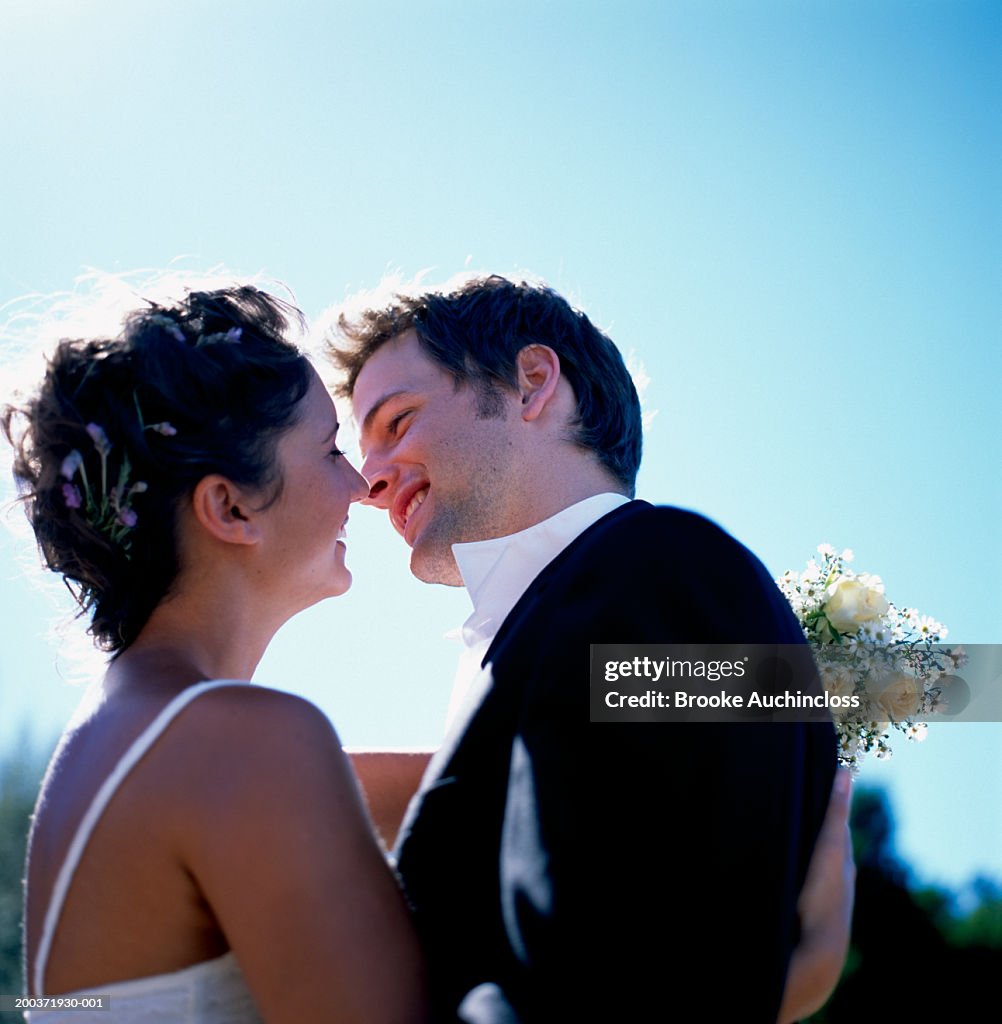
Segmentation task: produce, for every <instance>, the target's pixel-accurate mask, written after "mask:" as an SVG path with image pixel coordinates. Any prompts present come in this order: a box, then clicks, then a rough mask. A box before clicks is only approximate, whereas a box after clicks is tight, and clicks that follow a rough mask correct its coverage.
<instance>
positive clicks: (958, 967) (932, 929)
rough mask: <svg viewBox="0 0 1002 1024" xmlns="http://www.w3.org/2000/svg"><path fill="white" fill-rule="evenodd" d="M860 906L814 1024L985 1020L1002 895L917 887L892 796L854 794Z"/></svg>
mask: <svg viewBox="0 0 1002 1024" xmlns="http://www.w3.org/2000/svg"><path fill="white" fill-rule="evenodd" d="M852 835H853V850H854V856H855V858H856V868H857V876H856V904H855V910H854V913H853V922H852V946H851V948H850V950H849V956H848V959H847V961H846V965H845V968H844V970H843V972H842V978H841V980H840V981H839V984H838V987H837V988H836V990H835V992H834V994H833V995H832V997H831V999H830V1000H829V1001H828V1003H827V1004H826V1005H825V1006H824V1007H823V1008H822V1009H821V1010H820V1011H819V1012H818V1013H816V1014H815V1015H814V1016H813V1017H811V1018H810V1024H842V1022H850V1021H851V1022H852V1024H857V1022H858V1021H859V1020H860V1019H864V1020H868V1019H870V1018H871V1017H873V1018H874V1019H879V1020H881V1021H907V1022H912V1021H917V1020H939V1019H942V1020H980V1019H982V1013H981V1009H982V1008H983V1007H985V1006H988V1005H991V1003H992V1001H994V999H995V994H994V991H993V986H994V985H995V984H996V983H995V980H994V979H995V978H996V977H997V975H998V974H999V972H1000V971H1002V886H1000V885H999V884H998V883H997V882H994V881H992V880H989V879H978V880H976V881H975V882H973V883H972V885H971V886H970V891H969V892H965V893H963V894H961V895H960V896H958V894H956V893H953V892H950V891H948V890H945V889H940V888H936V887H931V886H927V887H915V886H912V885H911V884H910V879H909V871H908V868H907V865H905V864H903V863H902V862H901V860H900V859H899V857H898V856H897V854H896V853H895V850H894V818H893V815H892V812H891V807H890V803H889V801H888V798H887V795H886V794H885V793H884V792H883V791H882V790H878V789H868V788H864V787H860V788H859V789H858V790H857V791H856V792H855V793H854V794H853V806H852Z"/></svg>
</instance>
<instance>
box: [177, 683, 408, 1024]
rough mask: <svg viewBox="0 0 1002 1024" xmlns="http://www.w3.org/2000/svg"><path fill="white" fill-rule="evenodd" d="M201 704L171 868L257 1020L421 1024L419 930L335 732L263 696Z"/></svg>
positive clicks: (257, 692) (301, 709)
mask: <svg viewBox="0 0 1002 1024" xmlns="http://www.w3.org/2000/svg"><path fill="white" fill-rule="evenodd" d="M202 700H203V701H204V702H205V703H204V705H202V706H201V707H200V709H199V710H200V714H199V716H198V729H199V730H200V740H199V742H198V743H197V744H194V745H193V748H192V756H191V757H190V758H187V759H186V760H185V764H184V768H183V772H184V773H185V776H186V778H185V786H186V788H188V790H189V794H190V795H189V797H188V803H189V807H188V808H186V812H185V819H186V820H187V821H188V822H189V823H190V826H191V827H190V828H189V829H188V830H187V832H186V833H185V834H183V835H181V836H180V842H179V845H180V848H179V850H178V858H179V860H180V861H181V862H182V864H183V866H184V867H185V868H186V869H187V870H188V871H189V872H190V874H191V875H192V876H193V877H194V879H195V880H196V882H197V884H198V885H199V887H200V889H201V891H202V893H203V895H204V898H205V900H206V902H207V903H208V905H209V907H210V908H211V910H212V913H213V914H214V916H215V918H216V920H217V921H218V923H219V926H220V928H221V929H222V931H223V933H224V934H225V936H226V938H227V940H228V942H229V945H230V947H231V948H232V949H233V951H234V953H235V954H236V958H237V961H238V963H239V965H240V967H241V969H242V971H243V973H244V976H245V977H246V980H247V983H248V986H249V987H250V990H251V993H252V994H253V996H254V999H255V1002H256V1003H257V1005H258V1008H259V1010H260V1011H261V1014H262V1016H263V1018H264V1020H265V1021H266V1022H268V1024H293V1022H295V1024H301V1022H302V1021H321V1020H322V1021H340V1020H345V1021H352V1022H365V1024H391V1022H392V1024H403V1022H415V1024H417V1022H424V1021H425V1020H426V1013H425V988H424V971H423V962H422V958H421V954H420V949H419V946H418V942H417V939H416V936H415V933H414V930H413V926H412V924H411V921H410V917H409V914H408V911H407V909H406V906H405V904H404V900H403V897H402V895H401V893H400V891H399V889H398V887H397V884H396V882H395V880H394V878H393V876H392V875H391V873H390V871H389V869H388V867H387V865H386V861H385V858H384V856H383V853H382V851H381V850H380V847H379V845H378V843H377V841H376V838H375V836H374V835H373V833H372V830H371V827H370V824H369V819H368V815H367V814H366V812H365V808H364V806H363V802H362V797H361V794H360V793H359V790H358V785H357V783H356V780H355V777H354V775H353V773H352V770H351V766H350V764H349V762H348V759H347V757H346V756H345V755H344V753H343V751H342V750H341V746H340V743H339V741H338V738H337V736H336V734H335V732H334V730H333V729H332V728H331V725H330V723H329V722H328V721H327V719H326V718H325V716H324V715H323V714H322V713H321V712H320V711H319V710H318V709H317V708H315V707H314V706H313V705H311V704H309V703H308V702H306V701H303V700H300V699H299V698H296V697H292V696H290V695H288V694H282V693H276V692H274V691H269V690H263V689H260V688H257V687H246V688H239V689H238V688H233V689H227V690H221V691H219V693H218V694H209V695H206V697H204V698H202ZM213 748H214V749H213Z"/></svg>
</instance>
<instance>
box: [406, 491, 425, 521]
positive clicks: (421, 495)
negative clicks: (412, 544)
mask: <svg viewBox="0 0 1002 1024" xmlns="http://www.w3.org/2000/svg"><path fill="white" fill-rule="evenodd" d="M427 497H428V488H427V487H422V488H421V490H420V491H418V492H417V494H415V495H414V497H413V498H411V500H410V504H409V505H408V506H407V508H405V509H404V521H405V522H406V521H407V520H408V519H410V517H411V516H412V515H414V512H415V510H416V509H417V508H418V507H419V506H420V505H421V502H423V501H424V499H425V498H427Z"/></svg>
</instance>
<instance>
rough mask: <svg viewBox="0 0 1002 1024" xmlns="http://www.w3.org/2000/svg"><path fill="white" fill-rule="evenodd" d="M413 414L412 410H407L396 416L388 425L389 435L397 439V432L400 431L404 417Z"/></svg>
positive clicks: (387, 431)
mask: <svg viewBox="0 0 1002 1024" xmlns="http://www.w3.org/2000/svg"><path fill="white" fill-rule="evenodd" d="M411 412H413V410H412V409H405V410H404V411H403V412H398V413H397V414H396V416H394V417H393V419H391V420H390V422H389V423H387V424H386V433H387V434H389V435H390V437H396V436H397V431H398V430H399V429H400V424H401V422H402V421H403V419H404V417H406V416H409V415H410V414H411Z"/></svg>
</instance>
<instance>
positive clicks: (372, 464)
mask: <svg viewBox="0 0 1002 1024" xmlns="http://www.w3.org/2000/svg"><path fill="white" fill-rule="evenodd" d="M502 394H503V398H504V413H505V415H504V416H501V417H499V418H491V419H485V418H483V416H482V415H478V409H477V396H476V392H475V391H474V389H473V388H472V387H468V386H465V385H463V386H460V387H459V388H458V389H457V387H456V385H455V382H454V381H453V379H452V377H451V376H450V375H449V374H448V373H447V372H446V371H445V370H443V369H442V368H441V367H440V366H439V365H438V364H437V363H436V362H435V361H434V360H433V359H431V358H430V357H429V356H427V355H426V354H425V352H424V350H423V349H422V348H421V344H420V342H419V341H418V338H417V335H416V334H415V333H414V331H413V330H410V331H405V332H404V333H403V334H401V335H399V336H398V337H397V338H394V339H393V340H391V341H389V342H387V343H386V344H385V345H383V346H382V347H381V348H379V349H378V350H377V351H376V352H375V353H374V354H373V355H372V356H371V357H370V358H369V359H368V361H367V362H366V364H365V366H364V367H363V368H362V371H361V373H360V374H359V375H358V379H357V381H356V383H355V389H354V392H353V394H352V406H353V411H354V415H355V419H356V420H357V422H358V425H359V435H360V441H361V448H362V452H363V454H364V459H365V461H364V462H363V464H362V467H361V469H362V473H363V475H364V476H365V477H366V479H367V480H368V482H369V486H370V488H371V490H370V493H369V497H368V499H367V500H366V501H365V502H364V503H365V504H368V505H375V506H376V507H377V508H382V509H385V510H386V511H387V512H388V513H389V517H390V522H391V523H392V524H393V527H394V529H395V530H396V531H397V532H398V533H399V534H400V535H401V536H402V537H403V538H404V540H405V541H406V542H407V544H408V545H409V546H410V548H411V571H412V572H413V573H414V575H415V576H417V578H418V579H420V580H424V581H425V582H427V583H445V584H449V585H452V586H461V585H462V577H461V576H460V574H459V570H458V568H457V566H456V561H455V558H454V557H453V554H452V545H453V544H455V543H460V542H464V541H474V540H486V539H488V538H491V537H501V536H505V535H506V534H509V533H513V532H514V531H515V530H519V529H522V527H523V524H522V523H521V522H520V521H519V519H518V516H519V509H520V507H521V506H520V502H519V487H518V486H517V483H516V481H517V479H518V477H519V475H520V474H519V468H520V466H519V463H520V459H521V456H520V454H519V449H518V445H517V444H516V443H515V436H514V431H513V423H514V422H516V421H517V416H513V414H512V409H511V408H510V406H511V405H512V404H513V403H514V404H517V403H518V401H519V399H518V396H517V395H514V394H512V395H510V396H509V395H508V394H507V393H504V392H503V393H502Z"/></svg>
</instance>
